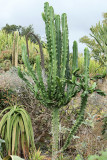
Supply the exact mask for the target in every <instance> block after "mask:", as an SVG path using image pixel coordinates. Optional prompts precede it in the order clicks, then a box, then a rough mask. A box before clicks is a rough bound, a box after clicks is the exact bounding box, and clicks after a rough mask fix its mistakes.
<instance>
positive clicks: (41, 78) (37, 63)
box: [36, 56, 48, 100]
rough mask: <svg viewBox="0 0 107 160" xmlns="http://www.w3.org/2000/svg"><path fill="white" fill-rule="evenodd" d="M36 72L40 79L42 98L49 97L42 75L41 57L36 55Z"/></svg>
mask: <svg viewBox="0 0 107 160" xmlns="http://www.w3.org/2000/svg"><path fill="white" fill-rule="evenodd" d="M36 73H37V79H38V83H39V86H38V89H39V94H40V95H41V96H42V98H43V99H44V100H46V99H48V94H47V91H46V85H47V84H44V82H43V77H42V70H41V66H40V57H39V56H37V57H36Z"/></svg>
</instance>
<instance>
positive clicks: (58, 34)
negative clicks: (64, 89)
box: [55, 15, 62, 77]
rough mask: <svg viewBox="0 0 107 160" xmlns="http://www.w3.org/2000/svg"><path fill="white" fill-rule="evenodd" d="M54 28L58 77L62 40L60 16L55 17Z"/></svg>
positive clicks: (58, 73)
mask: <svg viewBox="0 0 107 160" xmlns="http://www.w3.org/2000/svg"><path fill="white" fill-rule="evenodd" d="M55 28H56V47H57V53H58V54H57V75H58V77H60V70H61V50H62V42H61V41H62V40H61V28H60V16H59V15H56V16H55Z"/></svg>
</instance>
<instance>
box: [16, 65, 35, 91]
mask: <svg viewBox="0 0 107 160" xmlns="http://www.w3.org/2000/svg"><path fill="white" fill-rule="evenodd" d="M18 75H19V77H20V78H21V79H22V80H23V81H25V83H26V84H27V86H28V87H29V88H30V90H31V91H32V92H33V93H34V88H33V86H32V84H31V83H30V82H29V81H28V80H27V79H26V78H25V76H24V75H25V74H24V73H22V72H21V69H20V68H19V67H18Z"/></svg>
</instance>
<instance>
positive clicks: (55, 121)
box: [52, 107, 59, 160]
mask: <svg viewBox="0 0 107 160" xmlns="http://www.w3.org/2000/svg"><path fill="white" fill-rule="evenodd" d="M58 143H59V108H57V107H55V108H53V110H52V160H56V159H57V152H58V150H59V148H58V146H59V145H58Z"/></svg>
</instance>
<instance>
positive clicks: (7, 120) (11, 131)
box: [0, 106, 34, 157]
mask: <svg viewBox="0 0 107 160" xmlns="http://www.w3.org/2000/svg"><path fill="white" fill-rule="evenodd" d="M7 111H8V112H7ZM4 112H6V113H5V114H4V115H3V117H2V119H1V121H0V134H1V137H2V138H3V139H4V140H5V144H6V149H7V152H8V155H11V154H12V155H19V156H20V151H21V148H22V152H23V155H24V157H26V156H27V155H26V153H29V147H30V145H31V146H32V147H34V136H33V129H32V123H31V119H30V116H29V114H28V113H27V112H26V111H25V110H24V108H22V107H21V106H12V107H7V108H6V109H4V110H3V111H2V112H1V114H0V116H1V115H2V114H3V113H4Z"/></svg>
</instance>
